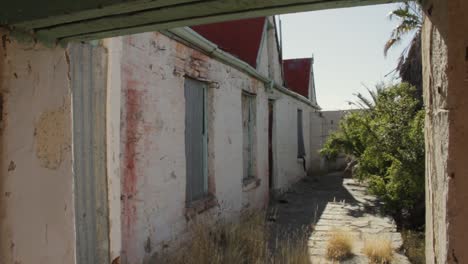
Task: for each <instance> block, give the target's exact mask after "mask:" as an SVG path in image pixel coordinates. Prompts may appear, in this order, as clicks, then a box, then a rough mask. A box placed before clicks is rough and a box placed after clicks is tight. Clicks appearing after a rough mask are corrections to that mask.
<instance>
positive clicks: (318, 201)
mask: <svg viewBox="0 0 468 264" xmlns="http://www.w3.org/2000/svg"><path fill="white" fill-rule="evenodd" d="M342 175H343V174H342V173H341V172H335V173H330V174H327V175H324V176H320V177H306V178H304V179H302V180H301V181H299V182H298V183H296V184H294V185H293V186H292V187H291V188H290V190H289V191H287V192H285V193H284V194H282V195H279V196H278V197H276V199H272V201H271V202H270V206H269V221H270V222H271V223H272V224H271V226H272V233H273V234H274V236H275V237H277V238H279V239H281V238H282V237H286V235H291V234H301V235H306V236H307V237H308V236H309V235H310V234H311V233H312V231H313V226H314V225H315V223H317V221H318V220H319V219H320V216H321V215H322V213H323V211H324V210H325V207H326V206H327V204H328V203H330V202H346V203H347V204H351V205H353V204H357V203H358V201H356V200H355V199H354V197H353V196H352V195H351V194H350V193H349V192H348V190H347V189H346V188H345V187H344V186H343V177H342ZM350 213H353V214H363V213H364V212H362V210H357V211H350Z"/></svg>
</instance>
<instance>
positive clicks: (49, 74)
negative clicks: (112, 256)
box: [0, 32, 75, 264]
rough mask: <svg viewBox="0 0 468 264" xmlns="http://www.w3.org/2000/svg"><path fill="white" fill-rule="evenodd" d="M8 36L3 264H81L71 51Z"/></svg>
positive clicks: (1, 180)
mask: <svg viewBox="0 0 468 264" xmlns="http://www.w3.org/2000/svg"><path fill="white" fill-rule="evenodd" d="M0 33H1V32H0ZM1 35H2V40H3V46H2V47H0V60H1V61H0V74H1V75H0V81H1V83H0V85H1V93H2V95H3V115H2V121H1V123H2V125H1V126H2V128H1V132H0V137H1V139H0V142H1V167H0V168H1V176H0V189H1V193H0V197H1V198H0V208H1V213H0V224H1V227H0V228H1V229H0V233H1V238H0V239H1V240H0V245H1V249H0V263H5V264H9V263H12V264H13V263H25V264H26V263H38V264H62V263H75V228H74V213H73V171H72V137H71V130H72V123H71V110H70V109H71V107H70V103H71V92H70V85H69V79H68V71H69V65H68V63H67V57H66V52H65V49H63V48H61V47H57V48H45V47H42V46H41V45H39V44H19V43H17V42H16V41H14V40H12V39H10V38H9V36H8V35H6V34H1Z"/></svg>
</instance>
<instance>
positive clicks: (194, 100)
mask: <svg viewBox="0 0 468 264" xmlns="http://www.w3.org/2000/svg"><path fill="white" fill-rule="evenodd" d="M184 90H185V91H184V92H185V156H186V175H187V181H186V182H187V183H186V200H187V202H188V203H190V202H193V201H195V200H198V199H201V198H204V197H205V196H207V194H208V135H207V124H206V123H207V115H206V101H207V100H206V98H207V96H206V88H205V84H204V83H202V82H200V81H196V80H193V79H189V78H186V79H185V85H184Z"/></svg>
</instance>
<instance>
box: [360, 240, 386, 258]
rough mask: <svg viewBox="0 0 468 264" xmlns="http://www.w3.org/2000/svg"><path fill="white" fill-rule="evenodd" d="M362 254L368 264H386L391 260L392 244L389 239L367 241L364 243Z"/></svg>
mask: <svg viewBox="0 0 468 264" xmlns="http://www.w3.org/2000/svg"><path fill="white" fill-rule="evenodd" d="M362 251H363V253H364V254H365V255H366V256H367V257H368V258H369V262H370V263H374V264H388V263H391V262H392V259H393V248H392V242H391V241H390V240H389V239H369V240H366V241H365V242H364V248H363V250H362Z"/></svg>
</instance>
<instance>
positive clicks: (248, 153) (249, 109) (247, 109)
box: [242, 92, 256, 181]
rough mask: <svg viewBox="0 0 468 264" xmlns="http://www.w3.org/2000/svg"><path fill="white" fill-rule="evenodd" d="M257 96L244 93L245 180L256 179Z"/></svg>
mask: <svg viewBox="0 0 468 264" xmlns="http://www.w3.org/2000/svg"><path fill="white" fill-rule="evenodd" d="M255 127H256V96H255V95H254V94H250V93H247V92H243V93H242V132H243V157H244V173H243V180H244V181H245V180H248V179H251V178H255Z"/></svg>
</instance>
